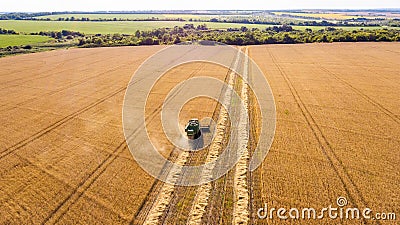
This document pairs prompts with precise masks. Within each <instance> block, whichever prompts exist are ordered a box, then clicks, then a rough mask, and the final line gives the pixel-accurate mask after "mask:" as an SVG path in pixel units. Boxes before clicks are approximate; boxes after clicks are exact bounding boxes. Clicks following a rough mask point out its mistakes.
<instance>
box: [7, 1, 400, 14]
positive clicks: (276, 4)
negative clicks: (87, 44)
mask: <svg viewBox="0 0 400 225" xmlns="http://www.w3.org/2000/svg"><path fill="white" fill-rule="evenodd" d="M376 8H379V9H382V8H400V0H191V1H190V0H189V1H188V0H186V1H185V0H141V1H132V0H131V1H129V0H128V1H127V0H112V1H101V0H63V1H57V0H1V3H0V12H44V11H130V10H223V9H225V10H276V9H376Z"/></svg>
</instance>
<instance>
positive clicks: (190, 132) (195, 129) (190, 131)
mask: <svg viewBox="0 0 400 225" xmlns="http://www.w3.org/2000/svg"><path fill="white" fill-rule="evenodd" d="M185 132H186V135H187V136H188V138H189V139H192V140H193V139H197V138H199V137H200V135H201V131H200V122H199V120H198V119H191V120H189V122H188V124H187V125H186V127H185Z"/></svg>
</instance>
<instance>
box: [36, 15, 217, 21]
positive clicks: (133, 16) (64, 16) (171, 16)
mask: <svg viewBox="0 0 400 225" xmlns="http://www.w3.org/2000/svg"><path fill="white" fill-rule="evenodd" d="M219 16H221V15H193V14H59V15H49V16H39V17H37V18H41V19H47V18H49V19H51V20H57V19H58V18H71V17H75V18H79V19H80V18H89V19H91V20H96V19H114V18H117V19H130V20H135V19H151V18H158V19H168V18H182V19H200V18H204V19H209V18H213V17H219Z"/></svg>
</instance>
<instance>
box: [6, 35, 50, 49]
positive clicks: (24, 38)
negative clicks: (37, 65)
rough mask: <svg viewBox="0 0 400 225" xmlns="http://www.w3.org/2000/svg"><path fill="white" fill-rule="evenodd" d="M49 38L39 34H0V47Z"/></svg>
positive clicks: (33, 42) (43, 40)
mask: <svg viewBox="0 0 400 225" xmlns="http://www.w3.org/2000/svg"><path fill="white" fill-rule="evenodd" d="M50 39H51V38H49V37H45V36H39V35H0V48H4V47H7V46H20V45H30V44H37V43H41V42H46V41H49V40H50Z"/></svg>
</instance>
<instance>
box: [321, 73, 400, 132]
mask: <svg viewBox="0 0 400 225" xmlns="http://www.w3.org/2000/svg"><path fill="white" fill-rule="evenodd" d="M319 68H321V69H322V70H323V71H325V72H326V73H328V74H330V75H332V76H333V77H334V78H335V79H336V80H337V81H339V82H341V83H342V84H345V85H346V86H348V87H349V88H350V89H351V90H352V91H354V92H355V93H357V94H358V95H359V96H361V97H362V98H364V99H365V100H367V101H368V102H369V103H371V104H372V105H374V106H375V107H376V108H378V109H379V111H381V112H382V113H384V114H385V115H386V116H388V117H389V118H390V119H392V120H393V121H394V122H395V123H397V124H400V116H399V115H396V114H394V113H393V112H392V111H390V110H389V109H387V108H386V107H384V106H383V105H382V104H380V103H379V102H377V101H375V100H373V99H372V98H371V97H369V96H368V95H366V94H364V93H363V92H362V91H360V90H358V89H357V88H356V87H354V86H353V85H351V83H350V82H347V81H345V80H344V79H342V78H340V77H339V76H338V75H337V74H335V73H333V72H331V71H329V70H328V69H326V68H325V67H322V66H321V65H319Z"/></svg>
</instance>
